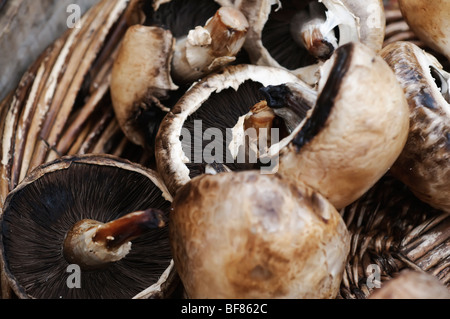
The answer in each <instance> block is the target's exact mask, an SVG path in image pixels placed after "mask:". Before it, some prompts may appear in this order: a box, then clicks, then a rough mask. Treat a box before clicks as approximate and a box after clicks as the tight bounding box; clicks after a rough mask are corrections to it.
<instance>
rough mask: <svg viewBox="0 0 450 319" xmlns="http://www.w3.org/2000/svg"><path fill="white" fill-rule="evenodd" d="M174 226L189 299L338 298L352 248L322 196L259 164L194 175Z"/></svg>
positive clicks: (180, 197) (177, 202)
mask: <svg viewBox="0 0 450 319" xmlns="http://www.w3.org/2000/svg"><path fill="white" fill-rule="evenodd" d="M169 229H170V238H171V244H172V250H173V253H174V262H175V265H176V268H177V270H178V272H179V274H180V278H181V279H182V281H183V284H184V287H185V289H186V293H187V295H188V297H190V298H334V297H336V295H337V292H338V289H339V285H340V281H341V278H342V272H343V267H344V264H345V260H346V256H347V254H348V251H349V235H348V232H347V229H346V226H345V224H344V223H343V221H342V219H341V217H340V215H339V213H338V212H337V211H336V209H335V208H334V207H333V206H332V205H331V204H330V203H329V202H328V201H327V200H326V199H325V198H324V197H323V196H321V195H320V194H319V193H317V192H315V191H313V190H312V189H310V188H308V187H307V186H304V185H303V186H299V185H294V184H290V183H288V182H286V181H284V180H282V179H281V178H280V177H279V176H276V175H262V174H260V173H259V172H258V171H254V170H253V171H243V172H229V173H219V174H216V175H210V174H204V175H201V176H198V177H196V178H194V179H192V180H191V181H190V182H189V183H188V184H186V185H184V186H183V187H182V188H181V189H180V190H179V192H178V193H177V195H176V196H175V198H174V202H173V206H172V212H171V220H170V224H169Z"/></svg>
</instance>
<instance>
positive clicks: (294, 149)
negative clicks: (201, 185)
mask: <svg viewBox="0 0 450 319" xmlns="http://www.w3.org/2000/svg"><path fill="white" fill-rule="evenodd" d="M318 89H319V97H318V100H317V103H316V105H315V107H314V109H313V110H312V112H311V115H310V116H309V117H308V118H307V119H305V120H304V121H303V122H302V124H301V125H299V126H298V128H297V129H296V130H295V131H294V132H293V133H292V134H291V135H290V136H289V137H288V138H286V139H285V140H286V141H281V142H280V144H286V146H283V145H281V146H280V147H279V149H280V153H279V167H278V174H280V175H282V176H283V177H286V178H291V179H294V180H296V179H298V180H300V181H302V182H305V183H306V184H308V185H309V186H311V187H313V188H314V189H315V190H317V191H319V192H320V193H321V194H322V195H324V196H325V197H326V198H327V199H328V200H329V201H330V202H331V203H332V204H333V205H335V207H336V208H338V209H340V208H342V207H344V206H346V205H348V204H350V203H352V202H353V201H355V200H356V199H357V198H359V197H360V196H361V195H362V194H364V193H365V192H366V191H367V190H368V189H369V188H370V187H372V186H373V185H374V184H375V182H376V181H377V180H379V179H380V178H381V177H382V176H383V175H384V174H385V173H386V172H387V171H388V170H389V168H390V167H391V165H392V164H393V163H394V162H395V160H396V159H397V157H398V156H399V154H400V152H401V151H402V149H403V147H404V145H405V142H406V138H407V135H408V127H409V118H408V117H409V112H408V105H407V102H406V98H405V96H404V93H403V90H402V88H401V87H400V85H399V83H398V82H397V79H396V77H395V76H394V74H393V72H392V70H390V68H389V66H388V65H387V63H386V62H385V61H383V59H382V58H381V57H379V56H378V55H377V54H376V53H374V52H373V51H372V50H371V49H369V48H368V47H366V46H365V45H363V44H360V43H353V44H347V45H345V46H342V47H340V48H338V49H337V50H336V51H335V53H334V55H333V56H332V57H331V58H330V59H329V60H328V61H327V62H326V63H325V65H324V67H323V74H322V76H321V81H320V82H319V88H318Z"/></svg>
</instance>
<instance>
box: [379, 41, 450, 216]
mask: <svg viewBox="0 0 450 319" xmlns="http://www.w3.org/2000/svg"><path fill="white" fill-rule="evenodd" d="M381 56H382V57H383V58H384V59H385V60H386V62H387V63H388V64H389V66H390V67H391V68H392V70H393V71H394V73H395V75H396V77H397V80H398V82H399V83H400V85H401V87H402V88H403V90H404V92H405V95H406V98H407V100H408V105H409V118H410V123H411V124H410V128H409V135H408V140H407V143H406V145H405V148H404V150H403V151H402V153H401V155H400V157H399V158H398V160H397V161H396V162H395V164H394V165H393V167H392V169H391V172H392V174H393V175H394V176H395V177H397V178H398V179H399V180H401V181H402V182H403V183H404V184H406V185H407V186H408V187H409V188H410V189H411V191H412V192H413V193H414V194H415V195H416V196H417V197H418V198H419V199H421V200H422V201H424V202H425V203H427V204H429V205H431V206H433V207H435V208H437V209H440V210H444V211H447V212H450V198H449V196H448V194H449V192H450V91H449V85H450V74H449V73H448V72H446V71H445V70H443V69H442V65H441V64H440V63H439V62H438V61H437V59H436V58H435V57H434V56H433V55H431V54H430V53H428V52H426V51H424V50H422V49H421V48H419V47H418V46H417V45H415V44H413V43H410V42H403V41H401V42H395V43H392V44H389V45H387V46H386V47H385V48H384V49H383V50H382V51H381Z"/></svg>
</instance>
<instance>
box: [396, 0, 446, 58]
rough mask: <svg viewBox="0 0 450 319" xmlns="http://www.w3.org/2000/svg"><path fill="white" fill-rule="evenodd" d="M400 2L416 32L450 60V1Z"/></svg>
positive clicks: (408, 21) (415, 0) (403, 11)
mask: <svg viewBox="0 0 450 319" xmlns="http://www.w3.org/2000/svg"><path fill="white" fill-rule="evenodd" d="M398 4H399V7H400V10H401V12H402V15H403V17H404V19H405V21H406V22H407V23H408V25H409V27H410V28H411V30H412V31H413V32H414V34H415V35H416V36H417V37H418V38H420V40H422V41H423V42H424V43H425V44H426V45H427V46H428V47H430V48H432V49H434V50H435V51H437V52H439V53H441V54H443V55H445V56H446V57H447V59H448V60H449V61H450V1H448V0H434V1H426V0H406V1H405V0H399V1H398Z"/></svg>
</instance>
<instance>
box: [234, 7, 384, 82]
mask: <svg viewBox="0 0 450 319" xmlns="http://www.w3.org/2000/svg"><path fill="white" fill-rule="evenodd" d="M313 1H317V0H313ZM283 2H284V1H275V2H274V1H272V0H261V1H251V0H243V1H237V2H236V3H235V4H234V5H235V6H237V7H238V8H239V9H240V10H241V11H242V12H243V13H244V15H245V16H246V17H247V20H248V21H249V24H250V29H249V31H248V33H247V38H246V42H245V44H244V48H245V49H246V50H247V51H248V53H249V56H250V59H251V61H252V63H254V64H258V65H267V66H274V67H279V68H286V69H288V70H290V71H291V72H294V73H295V74H296V75H297V76H299V77H300V78H301V79H303V80H305V81H306V82H308V83H312V82H313V79H316V76H315V75H314V73H316V72H317V69H318V68H319V65H320V64H321V62H318V61H315V60H311V59H306V60H305V61H303V62H302V64H305V63H306V64H305V65H301V66H296V67H294V66H292V65H290V66H287V65H285V66H283V62H282V61H277V59H276V58H275V54H273V53H271V52H270V51H269V49H268V47H267V45H265V40H264V39H263V37H264V32H265V26H266V24H267V23H268V21H269V19H270V18H271V16H270V15H271V13H278V12H277V11H278V10H279V9H281V10H283ZM309 2H311V1H309ZM320 2H321V3H322V4H323V5H324V6H325V7H327V8H329V9H331V8H340V9H342V10H343V11H345V12H347V14H348V17H349V19H350V20H353V22H352V26H351V27H350V29H351V31H352V33H354V34H356V35H357V36H353V37H352V38H351V39H348V37H347V40H345V41H344V40H343V41H339V43H338V44H339V45H343V44H346V43H348V42H347V41H353V42H358V41H360V42H361V43H364V44H365V45H367V46H369V47H370V48H372V49H373V50H374V51H379V50H380V49H381V48H382V45H383V40H384V34H385V27H386V20H385V16H384V6H383V3H382V0H369V1H364V2H362V1H359V0H345V1H344V0H338V1H336V0H323V1H320ZM306 5H307V2H304V4H301V3H300V4H294V5H293V6H294V8H295V7H296V6H299V7H300V8H301V7H302V6H303V7H305V6H306ZM288 7H289V6H288ZM282 23H285V19H284V20H283V22H282ZM280 28H281V27H279V28H278V29H280ZM345 28H347V31H348V28H349V27H345ZM345 28H342V27H340V32H341V33H345V32H346V29H345ZM288 29H289V28H288ZM274 38H275V39H278V40H279V42H281V40H283V41H284V43H280V44H279V45H278V46H276V47H275V48H276V51H277V52H278V53H279V52H280V51H281V50H282V48H281V47H287V44H286V42H285V41H286V38H285V37H280V36H277V37H274ZM342 38H344V37H342ZM291 40H292V39H291ZM288 41H289V42H293V40H292V41H290V40H288ZM301 50H302V48H300V47H297V48H296V49H295V51H292V52H291V54H289V56H292V55H300V54H299V53H300V52H301ZM274 51H275V50H274Z"/></svg>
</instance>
